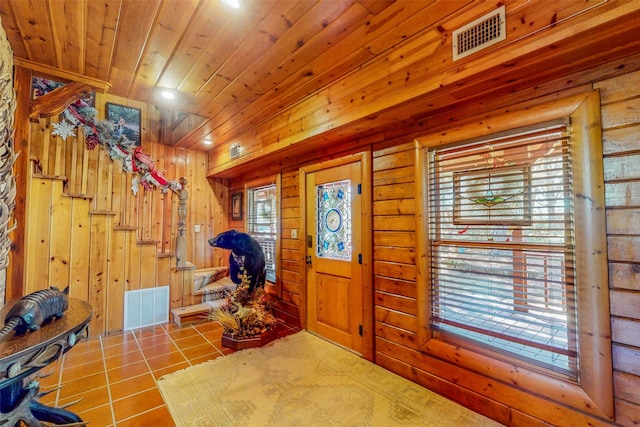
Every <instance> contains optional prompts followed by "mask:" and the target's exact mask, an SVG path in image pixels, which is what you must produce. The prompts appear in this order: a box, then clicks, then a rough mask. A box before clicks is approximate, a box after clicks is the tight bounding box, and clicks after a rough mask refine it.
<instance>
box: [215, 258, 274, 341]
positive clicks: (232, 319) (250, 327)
mask: <svg viewBox="0 0 640 427" xmlns="http://www.w3.org/2000/svg"><path fill="white" fill-rule="evenodd" d="M240 278H241V279H242V282H241V283H240V284H239V285H238V287H237V288H236V290H235V291H234V292H232V293H231V294H230V295H229V296H228V297H227V303H226V304H225V305H224V306H223V307H221V308H217V309H214V310H213V311H212V312H211V314H210V318H211V319H212V320H216V321H218V322H219V323H220V324H221V325H222V326H223V328H224V332H225V333H227V334H230V335H232V336H233V337H235V338H250V337H254V336H256V335H260V334H263V333H265V332H268V331H270V330H272V329H273V328H275V326H276V323H277V320H276V318H275V316H274V315H273V310H272V308H273V302H271V301H269V300H268V298H267V294H266V293H265V291H264V289H262V288H258V289H256V290H254V291H253V292H249V276H247V272H246V270H243V271H242V273H241V276H240Z"/></svg>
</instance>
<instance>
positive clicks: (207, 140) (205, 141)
mask: <svg viewBox="0 0 640 427" xmlns="http://www.w3.org/2000/svg"><path fill="white" fill-rule="evenodd" d="M202 142H203V143H204V144H205V145H211V144H213V141H212V140H211V138H205V139H204V140H203V141H202Z"/></svg>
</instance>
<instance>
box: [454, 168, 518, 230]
mask: <svg viewBox="0 0 640 427" xmlns="http://www.w3.org/2000/svg"><path fill="white" fill-rule="evenodd" d="M530 185H531V176H530V170H529V168H528V167H499V168H489V169H482V170H476V171H463V172H454V173H453V189H454V206H453V223H454V224H463V225H470V224H471V225H473V224H519V225H526V224H529V223H530V222H531V200H530V197H529V193H530Z"/></svg>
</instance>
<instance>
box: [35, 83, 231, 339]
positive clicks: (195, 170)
mask: <svg viewBox="0 0 640 427" xmlns="http://www.w3.org/2000/svg"><path fill="white" fill-rule="evenodd" d="M106 102H112V103H115V104H120V105H127V106H130V107H135V108H139V109H141V117H142V128H143V129H142V149H143V152H145V153H147V154H149V155H150V156H151V158H153V159H154V160H155V161H156V169H157V170H158V171H160V172H162V173H163V174H164V176H165V177H166V178H167V179H171V180H178V179H179V178H180V177H186V178H187V180H188V185H187V187H186V188H187V190H188V192H189V199H188V205H187V218H186V222H187V230H186V231H187V233H186V234H187V257H186V259H187V261H188V262H190V263H191V264H193V266H194V267H210V266H212V265H213V263H214V252H213V249H212V248H211V247H210V246H209V245H208V244H207V239H209V238H211V237H212V236H213V235H214V228H216V227H222V225H221V224H220V223H219V222H218V223H216V222H215V221H216V218H217V220H218V221H220V218H221V217H222V215H216V213H215V212H216V210H220V209H221V208H220V207H219V206H220V205H219V203H217V202H216V200H217V198H216V196H215V192H214V188H217V187H216V186H215V185H210V184H209V182H208V180H207V179H206V177H205V175H204V174H205V171H206V161H207V159H206V154H205V153H203V152H198V151H192V150H185V149H177V148H173V147H171V146H168V145H165V144H162V143H161V141H159V139H158V138H159V136H160V135H161V133H160V132H159V130H160V126H161V123H160V113H159V111H158V110H156V109H155V107H153V106H151V105H147V104H142V103H137V102H134V101H130V100H126V99H122V98H117V97H113V96H109V95H104V94H97V95H96V108H97V109H98V117H97V118H98V119H104V116H105V114H104V106H105V103H106ZM58 120H60V118H59V117H57V116H56V117H52V118H50V119H39V120H38V121H36V122H32V123H31V141H30V150H29V159H30V165H31V168H30V169H31V170H30V175H29V180H28V184H27V185H28V191H27V194H28V196H27V201H26V204H27V207H26V210H27V219H26V222H27V224H26V261H25V264H26V266H25V276H26V279H25V286H24V293H25V294H26V293H30V292H33V291H35V290H38V289H42V288H46V287H48V286H57V287H60V288H64V287H66V286H67V285H69V286H70V294H71V296H72V297H76V298H80V299H83V300H86V301H89V302H90V303H91V305H92V306H93V308H94V310H95V315H94V320H93V321H92V331H93V332H94V333H97V334H102V333H111V332H117V331H120V330H122V328H123V310H124V309H123V307H124V293H125V292H126V291H129V290H135V289H144V288H152V287H158V286H166V285H169V286H170V306H171V307H172V308H173V307H179V306H183V305H188V304H190V303H191V299H190V295H191V293H190V289H189V285H188V284H189V283H190V280H191V275H192V274H193V268H187V269H177V268H176V258H175V246H176V234H177V220H178V218H177V216H178V214H177V212H178V211H177V207H178V196H177V194H175V193H173V192H171V191H168V192H167V193H163V192H162V191H161V190H159V189H156V190H153V191H149V190H145V189H144V188H143V187H142V186H140V188H139V192H138V194H137V196H136V195H134V194H133V192H132V189H131V184H132V178H133V175H132V174H131V173H128V172H126V171H124V170H123V169H122V163H121V161H113V160H111V159H110V157H109V155H108V153H107V152H106V150H105V149H104V147H102V146H99V147H97V148H96V149H94V150H88V149H87V148H86V144H85V142H84V135H83V134H82V130H79V129H76V134H77V137H68V138H67V139H66V141H65V140H63V139H62V138H60V137H58V136H54V135H52V134H51V132H52V131H53V126H52V123H55V122H57V121H58ZM218 193H219V195H224V194H226V193H225V192H224V190H219V192H218ZM196 225H199V226H200V230H201V231H200V232H198V233H196V232H195V226H196Z"/></svg>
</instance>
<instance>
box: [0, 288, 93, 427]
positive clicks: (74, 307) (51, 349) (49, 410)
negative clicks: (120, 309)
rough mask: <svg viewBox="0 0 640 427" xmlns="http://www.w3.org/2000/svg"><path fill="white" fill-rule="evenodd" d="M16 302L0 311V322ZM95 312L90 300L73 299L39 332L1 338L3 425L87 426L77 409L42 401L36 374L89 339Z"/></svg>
mask: <svg viewBox="0 0 640 427" xmlns="http://www.w3.org/2000/svg"><path fill="white" fill-rule="evenodd" d="M15 302H16V301H11V302H9V303H8V304H6V305H5V306H4V307H3V308H2V311H0V325H4V319H5V316H6V314H7V312H8V311H9V310H10V308H11V306H13V304H14V303H15ZM92 315H93V308H92V307H91V305H89V303H87V302H85V301H82V300H78V299H75V298H69V309H68V310H67V311H65V312H64V317H62V318H61V319H57V320H54V321H52V322H49V323H47V324H45V325H43V326H42V328H41V329H39V330H37V331H34V332H27V333H25V334H24V335H18V336H16V335H15V334H14V333H11V334H10V335H9V336H7V337H6V338H4V339H3V340H0V425H6V426H10V427H13V426H15V425H18V423H19V422H20V421H22V422H24V423H25V424H26V425H27V426H29V427H40V426H43V425H44V424H43V422H47V423H52V424H53V425H57V424H71V425H78V426H80V425H85V423H84V422H83V421H82V419H81V418H80V417H78V416H77V415H76V414H74V413H73V412H70V411H67V410H65V409H60V408H53V407H49V406H46V405H43V404H41V403H40V402H38V400H37V397H38V392H39V389H40V384H39V383H38V381H37V380H35V379H33V377H32V375H33V374H34V373H36V372H37V371H39V370H40V369H42V368H44V367H45V366H47V365H49V364H50V363H52V362H54V361H56V360H58V359H59V358H60V356H62V355H63V354H64V353H66V352H67V351H69V350H70V349H71V348H73V346H74V345H75V344H76V343H77V342H78V341H79V340H81V339H86V338H88V336H89V321H90V320H91V317H92Z"/></svg>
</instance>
